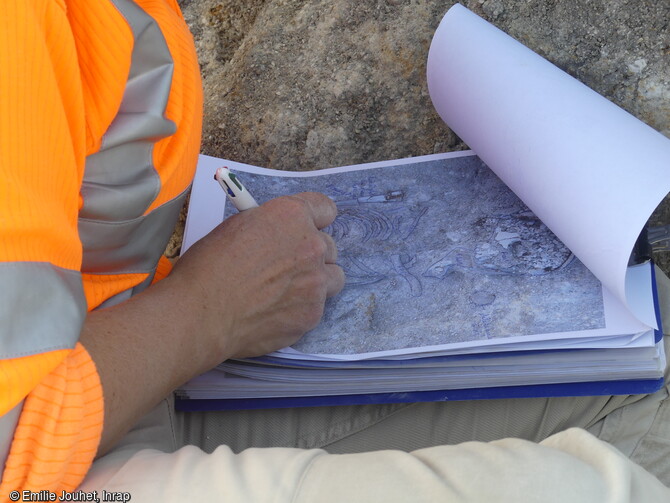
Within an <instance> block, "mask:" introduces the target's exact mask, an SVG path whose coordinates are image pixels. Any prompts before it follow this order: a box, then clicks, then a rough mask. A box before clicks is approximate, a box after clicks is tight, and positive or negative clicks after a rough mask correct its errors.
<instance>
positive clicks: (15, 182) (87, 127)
mask: <svg viewBox="0 0 670 503" xmlns="http://www.w3.org/2000/svg"><path fill="white" fill-rule="evenodd" d="M135 3H137V4H138V5H139V6H140V7H142V8H144V9H145V11H147V12H148V13H149V14H150V15H151V16H152V17H154V19H156V21H157V22H158V23H159V25H160V26H161V28H162V30H163V33H164V36H165V38H166V41H167V43H168V47H169V49H170V52H171V54H172V56H173V59H174V62H175V73H174V79H173V85H172V88H171V94H170V99H169V102H168V108H167V111H166V115H167V117H168V118H170V119H172V120H173V121H175V122H176V123H177V125H178V130H177V133H176V134H175V135H173V136H172V137H170V138H166V139H164V140H162V141H161V142H159V144H157V145H156V146H155V148H154V154H153V155H154V165H155V167H156V169H157V171H158V174H159V176H160V178H161V182H162V184H163V186H162V188H161V191H160V193H159V194H158V197H157V199H156V201H154V203H153V204H152V205H151V207H150V208H149V210H147V211H150V210H152V209H154V208H156V207H157V206H159V205H161V204H162V203H164V202H166V201H169V200H171V199H173V198H174V197H176V196H177V195H179V194H180V193H182V192H183V191H184V190H185V189H186V188H187V187H188V185H189V184H190V181H191V178H192V175H193V171H194V169H195V162H196V158H197V153H198V149H199V144H200V120H201V109H202V92H201V87H200V77H199V71H198V64H197V58H196V56H195V51H194V47H193V42H192V39H191V36H190V33H188V29H187V27H186V25H185V23H184V21H183V19H182V17H181V13H180V12H179V9H178V7H177V4H176V2H175V1H174V0H136V2H135ZM2 7H3V12H2V15H1V16H0V68H1V69H2V71H0V263H1V262H22V261H31V262H49V263H51V264H53V265H55V266H58V267H61V268H64V269H69V270H73V271H79V270H80V268H81V263H82V245H81V243H80V241H79V237H78V231H77V218H78V210H79V209H80V208H81V205H82V199H81V196H80V194H79V189H80V186H81V182H82V177H83V173H84V169H85V159H86V156H87V155H90V154H92V153H95V152H96V151H97V150H98V149H99V148H100V145H101V142H102V138H103V136H104V133H105V131H106V130H107V128H108V127H109V125H110V123H111V122H112V120H113V119H114V117H115V115H116V113H117V111H118V108H119V104H120V102H121V99H122V97H123V91H124V88H125V85H126V81H127V76H128V71H129V68H130V63H131V53H132V48H133V44H134V41H133V35H132V31H131V30H130V28H129V26H128V24H127V23H126V21H125V19H124V18H123V16H121V14H120V13H119V12H118V11H117V10H116V8H115V7H114V6H113V4H112V3H111V2H110V1H108V0H99V1H95V2H91V1H90V0H5V1H4V2H3V5H2ZM163 265H164V264H163ZM163 265H161V266H160V269H161V271H162V272H161V274H160V275H159V276H163V275H164V274H166V273H165V271H164V267H163ZM144 279H146V274H124V275H117V274H109V275H107V274H100V275H92V274H84V275H82V281H83V285H84V291H85V294H86V299H87V303H88V308H89V309H93V308H94V307H96V306H97V305H99V304H100V303H101V302H103V301H104V300H105V299H107V298H109V297H111V296H113V295H115V294H116V293H119V292H121V291H124V290H126V289H128V288H131V287H133V286H135V285H137V284H139V283H141V282H142V281H144ZM36 314H38V313H36ZM1 331H2V327H0V337H1V336H2V332H1ZM21 400H25V401H24V403H23V409H22V413H21V416H20V420H19V425H18V427H17V429H16V431H15V437H14V441H13V443H12V447H11V451H10V455H9V458H8V459H7V463H6V468H5V471H4V472H3V479H2V485H1V486H0V500H3V499H4V498H7V494H8V492H7V491H9V490H10V489H14V488H16V489H32V490H39V489H50V490H59V489H73V488H75V487H76V486H77V485H78V484H79V483H80V481H81V480H82V479H83V477H84V475H85V474H86V471H87V470H88V468H89V466H90V464H91V462H92V460H93V457H94V455H95V452H96V449H97V445H98V442H99V438H100V434H101V432H102V424H103V401H102V388H101V385H100V382H99V378H98V375H97V373H96V370H95V365H94V362H93V361H92V360H91V358H90V356H89V355H88V353H87V352H86V351H85V350H84V348H83V347H82V346H81V345H79V344H77V346H76V347H75V348H74V349H73V350H59V351H53V352H48V353H44V354H39V355H34V356H26V357H22V358H14V359H6V360H0V415H2V414H4V413H5V412H7V411H8V410H11V409H12V408H13V407H14V406H15V405H16V404H17V403H19V402H20V401H21Z"/></svg>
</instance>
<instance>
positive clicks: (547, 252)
mask: <svg viewBox="0 0 670 503" xmlns="http://www.w3.org/2000/svg"><path fill="white" fill-rule="evenodd" d="M428 86H429V90H430V95H431V98H432V100H433V103H434V105H435V108H436V110H437V111H438V113H439V114H440V115H441V117H442V118H443V120H444V121H445V123H447V124H448V125H449V126H450V127H451V128H452V129H453V130H454V131H455V132H456V133H457V134H458V135H459V136H460V137H461V138H462V139H463V140H464V141H465V142H466V143H467V144H468V145H469V146H470V147H471V148H472V150H473V152H456V153H451V154H442V155H432V156H424V157H419V158H413V159H404V160H396V161H385V162H380V163H372V164H367V165H359V166H348V167H343V168H332V169H328V170H320V171H318V172H308V173H294V172H276V171H273V170H267V169H263V168H258V167H253V166H248V165H245V164H242V163H238V162H233V161H223V160H220V159H215V158H211V157H206V156H202V157H201V161H200V163H199V167H198V172H197V174H196V179H195V181H194V185H193V192H192V196H191V205H190V208H189V215H188V221H187V227H186V233H185V237H184V245H183V248H184V250H185V249H187V248H188V247H189V246H190V245H191V244H192V243H193V242H195V241H197V240H198V239H199V238H201V237H202V236H204V235H205V234H206V233H207V232H209V230H211V229H212V228H213V227H214V226H216V225H218V223H220V222H221V221H222V219H224V218H226V217H227V216H229V215H231V214H233V213H234V210H231V209H230V208H229V207H228V208H226V205H225V199H224V197H223V194H222V193H221V192H220V189H219V188H218V185H217V184H216V182H214V181H213V180H212V175H213V172H214V170H215V169H216V168H217V167H219V166H222V165H226V166H228V167H229V168H231V170H234V171H237V172H238V173H239V174H240V177H241V178H243V179H244V181H245V185H246V186H247V188H248V189H249V191H250V192H251V193H252V194H254V196H255V197H256V199H257V200H258V202H259V203H262V202H263V201H265V200H267V199H270V198H272V197H276V196H279V195H283V194H285V193H291V192H296V191H300V190H319V191H322V192H324V193H326V194H327V195H329V196H330V197H332V198H333V199H334V200H335V202H336V204H337V205H338V207H339V208H340V216H339V217H338V219H339V221H338V220H336V222H335V223H334V224H333V226H331V228H329V229H327V231H328V232H330V233H331V234H332V235H333V236H334V237H335V238H336V241H337V242H338V249H339V248H340V246H342V248H341V249H340V256H341V260H342V264H341V265H342V267H343V268H344V269H345V271H346V272H347V278H348V284H347V286H345V290H344V291H343V293H342V294H341V295H340V296H339V297H338V299H336V300H333V301H332V302H330V304H329V305H327V306H326V315H325V317H324V322H323V323H322V325H320V326H319V327H317V329H315V331H313V332H310V333H309V334H307V335H306V336H305V337H304V338H303V339H302V340H301V341H300V342H299V343H298V344H297V345H296V346H294V347H292V348H286V349H285V350H281V351H278V352H275V353H273V354H271V355H267V356H265V357H260V358H256V359H248V360H245V361H240V362H235V361H233V362H224V363H223V364H222V365H221V366H220V367H219V368H218V369H217V370H214V371H212V372H210V373H208V374H205V375H204V376H201V377H199V378H196V379H194V380H193V381H192V382H190V383H187V385H186V386H184V387H183V389H182V390H180V391H179V392H178V395H177V397H178V400H177V404H178V406H179V407H180V408H184V409H191V410H196V409H200V410H202V409H225V408H257V407H292V406H300V405H304V406H307V405H336V404H352V403H382V402H407V401H432V400H459V399H481V398H503V397H528V396H565V395H609V394H638V393H650V392H653V391H655V390H657V389H658V388H660V386H661V385H662V383H663V370H664V368H665V353H664V349H663V344H662V340H661V338H662V328H661V324H660V316H659V314H658V313H659V304H658V296H657V293H656V289H655V284H656V280H655V270H654V267H653V264H652V263H651V261H650V260H648V257H645V256H644V250H642V251H640V250H641V248H640V246H639V244H640V243H642V244H644V239H642V240H638V237H639V236H640V235H641V231H642V230H643V229H644V226H645V223H646V221H647V219H648V218H649V216H650V215H651V213H652V211H653V210H654V209H655V207H656V206H657V205H658V204H659V203H660V201H661V200H662V199H663V197H664V196H665V195H666V194H667V193H668V191H670V170H669V169H668V168H669V167H670V140H668V139H667V138H665V137H664V136H663V135H661V134H660V133H658V132H656V131H654V130H653V129H651V128H650V127H648V126H646V125H645V124H643V123H642V122H640V121H639V120H638V119H636V118H635V117H633V116H631V115H630V114H628V113H627V112H625V111H623V110H622V109H620V108H618V107H616V106H615V105H614V104H612V103H611V102H609V101H607V100H606V99H604V98H603V97H601V96H600V95H598V94H597V93H595V92H594V91H592V90H590V89H589V88H587V87H586V86H584V85H583V84H581V83H579V82H578V81H576V80H575V79H573V78H572V77H570V76H568V75H567V74H565V73H564V72H562V71H561V70H560V69H558V68H556V67H555V66H553V65H551V64H550V63H548V62H547V61H546V60H544V59H542V58H541V57H540V56H538V55H536V54H535V53H533V52H532V51H530V50H529V49H527V48H525V47H524V46H523V45H521V44H519V43H518V42H516V41H514V40H513V39H511V38H510V37H508V36H507V35H505V34H504V33H503V32H501V31H500V30H498V29H496V28H495V27H493V26H492V25H490V24H489V23H487V22H485V21H484V20H482V19H481V18H479V17H478V16H476V15H475V14H473V13H471V12H470V11H468V10H467V9H465V8H464V7H462V6H460V5H455V6H454V7H452V8H451V9H450V10H449V12H448V13H447V14H446V15H445V17H444V19H443V20H442V22H441V24H440V26H439V27H438V29H437V32H436V34H435V37H434V39H433V43H432V45H431V49H430V53H429V56H428ZM489 169H490V171H489ZM473 191H474V192H473ZM636 242H638V246H636ZM345 245H346V246H345ZM634 249H635V250H637V252H638V255H632V253H631V252H632V251H633V250H634ZM640 253H641V254H642V255H641V256H640ZM631 257H633V258H631ZM454 289H457V291H456V290H454ZM458 292H464V293H462V294H458ZM366 316H367V317H366ZM459 327H460V329H459Z"/></svg>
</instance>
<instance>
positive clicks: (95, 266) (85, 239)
mask: <svg viewBox="0 0 670 503" xmlns="http://www.w3.org/2000/svg"><path fill="white" fill-rule="evenodd" d="M186 193H187V192H186V191H185V192H183V193H182V194H180V195H179V196H178V197H176V198H174V199H173V200H171V201H169V202H167V203H165V204H164V205H162V206H160V207H158V208H156V209H155V210H154V211H152V212H151V213H149V214H148V215H145V216H141V217H139V218H135V219H133V220H128V221H124V222H105V221H101V220H87V219H83V218H80V219H79V234H80V239H81V241H82V244H83V245H84V249H85V250H86V253H84V262H83V265H82V271H85V272H89V273H97V274H123V273H146V272H151V271H152V270H153V269H154V268H155V267H156V263H157V262H158V259H159V258H160V256H161V254H162V253H163V250H165V246H166V244H167V242H168V240H169V239H170V235H171V234H172V230H173V228H174V225H175V222H176V221H177V218H178V217H179V211H180V210H181V207H182V206H183V204H184V200H185V199H186Z"/></svg>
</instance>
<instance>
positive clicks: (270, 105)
mask: <svg viewBox="0 0 670 503" xmlns="http://www.w3.org/2000/svg"><path fill="white" fill-rule="evenodd" d="M461 3H463V4H464V5H465V6H466V7H468V8H469V9H471V10H473V11H474V12H476V13H477V14H479V15H481V16H482V17H484V18H485V19H487V20H488V21H490V22H492V23H493V24H494V25H496V26H498V27H499V28H501V29H502V30H503V31H505V32H507V33H509V34H510V35H511V36H513V37H514V38H516V39H517V40H519V41H521V42H522V43H523V44H525V45H526V46H528V47H529V48H531V49H532V50H534V51H536V52H537V53H539V54H540V55H542V56H544V57H545V58H547V59H549V60H550V61H552V62H553V63H554V64H556V65H557V66H559V67H560V68H562V69H563V70H565V71H566V72H568V73H569V74H571V75H573V76H575V77H576V78H578V79H579V80H581V81H582V82H584V83H585V84H586V85H588V86H590V87H591V88H593V89H594V90H596V91H597V92H599V93H600V94H602V95H603V96H605V97H607V98H608V99H610V100H611V101H613V102H614V103H616V104H617V105H619V106H621V107H622V108H624V109H626V110H628V111H629V112H631V113H632V114H634V115H635V116H637V117H639V118H640V119H642V120H643V121H644V122H646V123H648V124H649V125H651V126H652V127H654V128H655V129H657V130H659V131H661V132H662V133H663V134H665V135H666V136H668V137H670V0H616V1H606V0H567V1H566V0H563V1H559V0H537V1H533V0H464V1H463V2H461ZM179 4H180V5H181V7H182V10H183V12H184V16H185V18H186V20H187V22H188V24H189V26H190V27H191V30H192V31H193V34H194V37H195V40H196V46H197V50H198V55H199V59H200V64H201V68H202V73H203V80H204V88H205V116H204V131H203V145H202V151H203V153H206V154H209V155H214V156H217V157H226V158H229V159H235V160H238V161H242V162H246V163H249V164H255V165H259V166H265V167H271V168H276V169H285V170H311V169H320V168H325V167H332V166H340V165H346V164H356V163H362V162H371V161H378V160H385V159H392V158H400V157H407V156H414V155H423V154H430V153H434V152H444V151H451V150H459V149H464V148H467V146H466V145H464V144H463V143H462V142H461V141H460V139H459V138H458V137H457V136H456V135H455V134H454V133H453V132H451V131H450V130H449V129H448V128H447V126H445V124H444V123H443V122H442V121H441V120H440V118H439V117H438V116H437V114H436V113H435V111H434V110H433V107H432V104H431V102H430V98H429V97H428V91H427V88H426V82H425V64H426V57H427V53H428V48H429V46H430V41H431V38H432V35H433V32H434V30H435V28H436V27H437V25H438V23H439V21H440V19H441V18H442V16H443V15H444V13H445V12H446V11H447V10H448V8H449V7H450V6H451V5H453V4H454V2H453V1H428V0H387V1H381V0H179ZM566 148H569V146H566ZM631 148H635V145H631ZM669 169H670V167H669ZM651 223H652V224H653V225H659V224H668V223H670V199H668V198H666V201H665V202H664V203H663V204H662V205H661V206H660V207H659V209H658V210H657V211H656V213H655V214H654V216H653V217H652V221H651ZM178 245H179V236H178V235H177V236H176V237H175V239H174V241H173V243H172V247H171V248H172V253H173V254H176V250H177V249H178ZM168 253H170V251H168ZM657 261H658V262H659V263H660V264H661V266H662V267H663V268H664V270H665V271H666V272H670V254H668V253H662V254H659V255H658V256H657Z"/></svg>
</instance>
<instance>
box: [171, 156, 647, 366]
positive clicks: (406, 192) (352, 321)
mask: <svg viewBox="0 0 670 503" xmlns="http://www.w3.org/2000/svg"><path fill="white" fill-rule="evenodd" d="M224 165H225V166H227V167H228V168H230V169H231V170H233V171H235V172H236V173H238V174H239V176H240V178H241V179H242V180H243V182H244V184H245V186H246V187H247V189H248V190H249V192H250V193H251V194H253V196H254V197H255V199H256V200H257V201H258V203H259V204H263V203H264V202H266V201H268V200H270V199H272V198H274V197H277V196H280V195H286V194H293V193H297V192H302V191H317V192H322V193H324V194H326V195H328V196H329V197H331V198H332V199H333V200H334V202H335V204H336V205H337V207H338V217H337V219H336V220H335V222H333V224H332V225H331V226H329V227H328V228H326V229H324V231H325V232H328V233H329V234H330V235H331V236H332V237H333V238H334V239H335V242H336V243H337V246H338V252H339V253H338V254H339V257H338V264H339V265H340V266H341V267H342V268H343V269H344V271H345V277H346V283H345V288H344V290H343V291H342V292H341V293H340V294H339V295H337V296H336V297H334V298H331V299H329V300H328V302H327V303H326V309H325V313H324V316H323V319H322V321H321V323H320V324H319V326H318V327H316V328H315V329H314V330H312V331H311V332H309V333H308V334H306V335H305V336H304V337H303V338H302V339H301V340H300V341H298V342H297V343H296V344H295V345H294V346H293V347H292V348H290V349H286V350H282V351H280V352H279V353H277V354H281V356H282V357H285V358H294V357H295V358H307V359H342V360H360V359H369V358H389V357H393V358H403V357H407V356H408V355H419V354H421V355H424V356H425V355H426V354H448V353H452V352H462V353H466V352H473V351H489V352H490V351H505V350H506V351H512V350H532V349H549V348H554V349H555V348H565V347H566V346H567V345H571V346H575V347H577V346H579V347H592V348H595V347H599V348H606V347H611V348H613V347H619V348H620V347H632V344H633V342H634V341H636V340H637V342H638V343H643V339H644V340H645V341H646V342H644V344H643V345H644V346H653V344H654V342H653V336H651V337H645V338H642V337H640V336H641V335H642V334H646V335H649V334H651V332H650V330H649V327H648V326H647V325H644V324H643V323H641V322H640V321H639V320H637V319H636V318H635V317H633V316H632V315H631V314H630V312H629V311H628V310H627V309H626V308H625V307H624V306H623V305H621V302H620V301H619V300H618V298H617V297H616V296H615V295H612V294H611V293H610V292H609V291H608V290H606V289H603V287H602V284H601V282H600V281H598V279H597V278H596V277H595V276H594V275H593V274H592V273H591V272H590V271H589V270H588V269H587V268H586V267H585V266H584V265H583V264H582V263H581V262H580V261H579V260H578V259H577V258H576V257H575V256H574V254H573V253H572V252H571V251H570V250H569V249H568V248H566V247H565V245H564V244H563V243H561V242H560V240H559V239H558V238H557V237H556V236H555V235H554V234H552V233H551V231H550V230H549V229H548V228H547V227H546V226H545V225H544V223H543V222H541V221H540V220H539V219H538V218H537V216H536V215H534V214H533V213H532V212H531V211H530V210H529V209H528V207H527V206H526V205H525V204H524V203H523V202H522V201H521V200H520V199H519V198H518V197H517V196H516V195H515V194H514V193H513V192H512V191H511V190H510V189H509V188H508V187H507V186H505V184H504V183H503V182H502V181H501V180H500V179H499V178H498V177H497V176H496V175H495V174H494V173H493V172H492V171H491V170H490V169H489V168H488V167H487V166H486V165H485V164H484V163H483V162H482V161H481V160H480V159H479V158H478V157H477V156H475V155H474V154H473V153H472V152H471V151H468V152H453V153H449V154H435V155H429V156H422V157H415V158H410V159H401V160H393V161H384V162H377V163H370V164H362V165H355V166H345V167H340V168H331V169H325V170H319V171H312V172H287V171H277V170H269V169H264V168H259V167H254V166H250V165H246V164H242V163H238V162H233V161H227V160H222V159H216V158H212V157H206V156H202V157H201V160H200V163H199V165H198V170H197V174H196V179H195V182H194V185H193V192H192V195H191V205H190V208H189V213H188V220H187V228H186V232H185V236H184V245H183V249H184V250H185V249H186V248H188V246H190V244H191V243H192V242H194V241H195V240H197V239H199V238H200V237H201V236H203V235H204V234H206V233H207V232H209V231H210V230H211V229H212V228H213V227H214V226H216V225H217V224H218V223H220V222H221V221H222V220H223V219H225V218H227V217H228V216H232V215H234V214H235V213H237V211H236V210H235V209H234V207H232V205H226V204H225V201H226V198H225V195H224V192H223V191H222V190H221V188H220V187H219V185H218V183H217V182H216V181H215V180H214V179H213V174H214V172H215V171H216V169H217V168H218V167H221V166H224ZM568 341H570V342H568Z"/></svg>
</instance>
